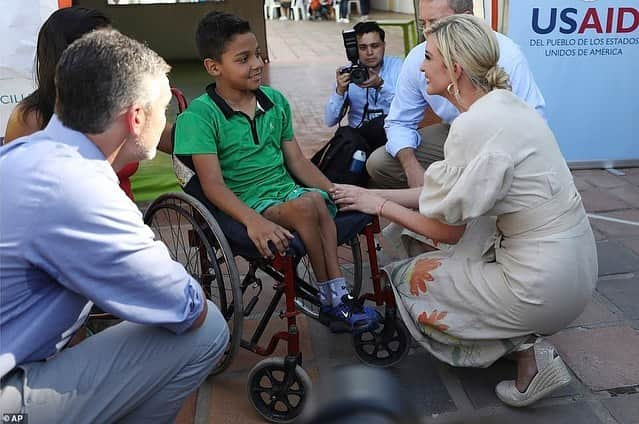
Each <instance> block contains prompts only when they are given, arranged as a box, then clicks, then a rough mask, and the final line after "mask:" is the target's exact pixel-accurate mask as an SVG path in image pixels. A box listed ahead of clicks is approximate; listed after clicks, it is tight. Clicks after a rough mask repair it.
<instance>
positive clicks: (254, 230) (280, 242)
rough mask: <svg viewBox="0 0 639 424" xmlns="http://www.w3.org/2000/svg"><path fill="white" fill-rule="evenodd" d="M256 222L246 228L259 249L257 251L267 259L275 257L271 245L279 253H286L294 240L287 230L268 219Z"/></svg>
mask: <svg viewBox="0 0 639 424" xmlns="http://www.w3.org/2000/svg"><path fill="white" fill-rule="evenodd" d="M260 218H261V219H258V220H255V221H253V222H251V223H249V224H248V225H247V226H246V231H247V233H248V236H249V238H250V239H251V241H252V242H253V244H254V245H255V247H257V250H258V251H259V252H260V255H262V256H263V257H265V258H270V257H273V251H272V250H271V247H270V246H269V243H273V246H275V249H277V251H278V252H279V253H282V254H283V253H286V250H287V249H288V245H289V241H290V240H292V239H293V238H294V236H293V234H291V232H290V231H288V230H287V229H286V228H284V227H282V226H281V225H278V224H276V223H274V222H273V221H269V220H268V219H266V218H263V217H260Z"/></svg>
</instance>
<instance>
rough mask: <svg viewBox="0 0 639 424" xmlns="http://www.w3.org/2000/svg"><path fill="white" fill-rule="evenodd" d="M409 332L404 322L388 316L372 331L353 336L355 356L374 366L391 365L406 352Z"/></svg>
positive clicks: (398, 360) (402, 357)
mask: <svg viewBox="0 0 639 424" xmlns="http://www.w3.org/2000/svg"><path fill="white" fill-rule="evenodd" d="M409 341H410V334H409V333H408V330H407V329H406V327H405V326H404V324H403V323H402V322H401V321H400V320H398V319H396V318H394V317H393V318H389V317H388V316H387V317H386V318H385V319H384V320H382V321H380V325H379V326H378V327H377V328H376V329H375V330H372V331H365V332H363V333H360V334H356V335H354V336H353V346H354V347H355V353H356V354H357V357H358V358H359V359H360V360H361V361H362V362H363V363H365V364H367V365H372V366H374V367H391V366H393V365H395V364H397V363H399V362H400V361H401V360H402V359H404V357H405V356H406V354H407V353H408V348H409Z"/></svg>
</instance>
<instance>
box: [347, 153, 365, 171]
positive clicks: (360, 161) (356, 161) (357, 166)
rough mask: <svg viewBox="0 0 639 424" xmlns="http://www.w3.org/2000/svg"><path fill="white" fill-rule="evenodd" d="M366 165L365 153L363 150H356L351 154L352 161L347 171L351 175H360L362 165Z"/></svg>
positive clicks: (362, 168)
mask: <svg viewBox="0 0 639 424" xmlns="http://www.w3.org/2000/svg"><path fill="white" fill-rule="evenodd" d="M365 163H366V152H364V151H363V150H356V151H355V153H353V160H352V161H351V167H350V168H349V170H350V171H351V172H352V173H353V174H361V173H362V171H363V170H364V164H365Z"/></svg>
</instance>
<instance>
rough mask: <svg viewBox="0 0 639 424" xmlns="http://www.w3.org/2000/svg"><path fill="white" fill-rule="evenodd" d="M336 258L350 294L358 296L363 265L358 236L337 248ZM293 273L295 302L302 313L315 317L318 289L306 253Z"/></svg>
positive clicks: (317, 314) (317, 308)
mask: <svg viewBox="0 0 639 424" xmlns="http://www.w3.org/2000/svg"><path fill="white" fill-rule="evenodd" d="M337 259H338V261H339V267H340V270H341V271H342V275H343V276H344V278H345V279H346V284H347V285H348V288H349V290H350V292H351V295H352V296H353V297H358V296H359V293H360V291H361V289H362V267H363V265H362V250H361V247H360V243H359V237H358V236H355V237H353V238H352V239H351V240H350V241H348V242H347V243H344V244H342V245H341V246H339V247H338V248H337ZM295 274H296V276H295V278H296V282H295V304H296V305H297V308H298V309H299V310H300V311H302V312H303V313H304V314H306V315H308V316H310V317H311V318H315V319H317V318H318V317H319V307H320V302H319V291H318V289H317V279H316V278H315V274H314V273H313V268H312V267H311V261H310V260H309V258H308V255H306V256H304V257H303V258H302V259H301V260H300V261H299V263H298V264H297V267H296V268H295Z"/></svg>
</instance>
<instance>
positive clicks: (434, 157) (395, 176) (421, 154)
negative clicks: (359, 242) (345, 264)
mask: <svg viewBox="0 0 639 424" xmlns="http://www.w3.org/2000/svg"><path fill="white" fill-rule="evenodd" d="M449 130H450V125H448V124H434V125H429V126H427V127H424V128H422V129H420V130H419V134H420V136H421V138H422V142H421V143H420V145H419V146H417V149H415V156H416V157H417V160H418V161H419V163H420V164H421V165H422V166H423V167H424V169H428V167H429V166H430V165H431V164H432V163H433V162H437V161H440V160H442V159H444V143H445V142H446V138H447V137H448V131H449ZM366 170H367V171H368V174H369V175H370V176H371V181H370V185H371V186H372V187H376V188H407V187H408V182H407V179H406V174H405V173H404V169H403V168H402V165H401V163H399V160H397V159H396V158H394V157H392V156H391V155H389V154H388V152H387V151H386V148H385V147H384V146H382V147H380V148H378V149H377V150H375V151H374V152H373V153H371V156H370V158H368V160H367V161H366Z"/></svg>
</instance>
